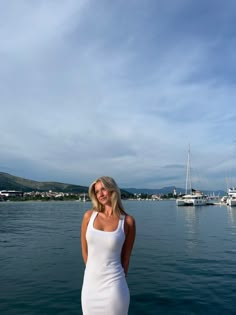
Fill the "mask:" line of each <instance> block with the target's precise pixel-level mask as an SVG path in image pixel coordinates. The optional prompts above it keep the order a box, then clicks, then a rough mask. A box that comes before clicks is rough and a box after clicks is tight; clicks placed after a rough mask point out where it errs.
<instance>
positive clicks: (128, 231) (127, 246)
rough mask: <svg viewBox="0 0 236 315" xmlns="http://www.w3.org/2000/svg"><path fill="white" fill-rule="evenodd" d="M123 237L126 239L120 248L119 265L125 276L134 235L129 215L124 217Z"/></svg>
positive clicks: (133, 221)
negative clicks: (120, 264)
mask: <svg viewBox="0 0 236 315" xmlns="http://www.w3.org/2000/svg"><path fill="white" fill-rule="evenodd" d="M125 235H126V237H125V242H124V245H123V248H122V254H121V263H122V266H123V268H124V272H125V275H127V273H128V269H129V261H130V256H131V252H132V249H133V245H134V240H135V235H136V226H135V220H134V218H133V217H131V216H129V215H127V216H126V217H125Z"/></svg>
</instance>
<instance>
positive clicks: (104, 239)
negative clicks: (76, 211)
mask: <svg viewBox="0 0 236 315" xmlns="http://www.w3.org/2000/svg"><path fill="white" fill-rule="evenodd" d="M97 214H98V212H96V211H93V213H92V215H91V218H90V221H89V223H88V227H87V232H86V240H87V244H88V259H87V263H86V268H85V272H84V280H83V287H82V292H81V302H82V310H83V315H127V314H128V308H129V302H130V294H129V289H128V286H127V282H126V278H125V274H124V270H123V267H122V265H121V250H122V246H123V244H124V240H125V233H124V221H125V220H124V218H125V217H124V216H121V217H120V220H119V224H118V227H117V229H116V230H115V231H113V232H105V231H101V230H98V229H95V228H94V220H95V218H96V216H97Z"/></svg>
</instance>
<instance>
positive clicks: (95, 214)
mask: <svg viewBox="0 0 236 315" xmlns="http://www.w3.org/2000/svg"><path fill="white" fill-rule="evenodd" d="M97 214H98V212H97V211H95V210H94V211H93V213H92V214H91V217H90V219H89V226H93V222H94V220H95V218H96V216H97Z"/></svg>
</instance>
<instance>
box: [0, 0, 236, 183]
mask: <svg viewBox="0 0 236 315" xmlns="http://www.w3.org/2000/svg"><path fill="white" fill-rule="evenodd" d="M215 5H216V6H217V8H218V9H219V8H221V9H222V10H218V9H217V10H215V11H214V10H209V8H210V6H211V1H204V2H202V3H201V2H199V3H198V5H197V6H196V5H195V4H194V3H189V2H188V1H185V2H175V5H174V4H173V2H171V4H170V3H168V1H167V2H166V1H165V2H164V1H159V2H158V3H157V2H156V1H150V2H149V3H148V5H147V4H146V3H143V2H139V1H137V2H128V3H127V2H126V3H122V2H118V3H115V2H107V1H100V2H99V3H98V2H94V1H73V0H71V1H60V2H55V1H40V2H37V3H33V2H31V1H27V0H25V1H23V2H18V1H13V2H9V3H4V4H2V5H1V9H2V10H1V13H0V18H1V21H2V22H1V24H2V28H1V31H0V40H1V43H2V45H1V48H0V69H1V70H0V104H1V105H0V106H1V116H2V117H3V119H2V122H1V129H2V136H1V138H0V146H1V151H2V154H1V156H0V164H1V168H2V171H7V172H9V173H14V174H16V175H19V176H24V177H28V178H32V177H34V178H33V179H43V180H58V181H61V182H62V181H66V182H73V183H78V184H81V185H83V184H89V182H90V181H91V180H93V178H94V177H97V176H100V175H102V174H104V173H106V174H108V175H109V174H110V175H112V176H114V177H115V178H116V179H117V181H118V182H121V183H122V185H124V186H126V187H128V186H129V187H131V186H135V187H144V186H146V187H161V186H167V185H176V186H183V185H184V178H185V160H186V156H187V148H188V144H189V143H190V144H191V150H192V153H193V154H192V155H193V163H194V165H193V167H194V169H198V174H199V175H198V176H195V179H196V178H198V179H197V181H198V184H199V185H200V186H201V187H202V188H207V189H210V188H212V189H217V188H225V187H222V185H224V181H225V179H224V178H223V177H224V173H225V174H226V173H228V169H229V166H230V163H231V162H230V159H231V153H232V146H233V145H234V143H233V142H234V139H235V135H234V126H233V124H234V121H235V115H236V110H235V106H234V103H235V99H236V93H235V89H234V83H235V75H234V72H233V71H231V69H234V67H235V66H234V65H235V62H234V61H235V57H234V55H233V54H232V53H231V52H232V51H233V49H234V46H235V40H234V31H233V21H234V17H235V16H234V15H235V14H234V13H233V12H234V11H235V10H234V9H235V4H234V2H227V4H226V3H225V4H224V5H222V4H221V3H220V2H217V1H216V2H215ZM200 11H204V14H203V15H201V18H200V15H199V14H200ZM216 22H217V23H216ZM203 26H204V27H203ZM213 26H214V27H213ZM222 183H223V184H222ZM213 186H214V187H213Z"/></svg>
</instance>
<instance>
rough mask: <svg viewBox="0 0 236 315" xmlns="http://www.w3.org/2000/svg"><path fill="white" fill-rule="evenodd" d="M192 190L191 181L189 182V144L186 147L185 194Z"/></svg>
mask: <svg viewBox="0 0 236 315" xmlns="http://www.w3.org/2000/svg"><path fill="white" fill-rule="evenodd" d="M188 187H189V193H191V192H192V183H191V164H190V145H189V147H188V160H187V169H186V181H185V194H186V195H187V193H188Z"/></svg>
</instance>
